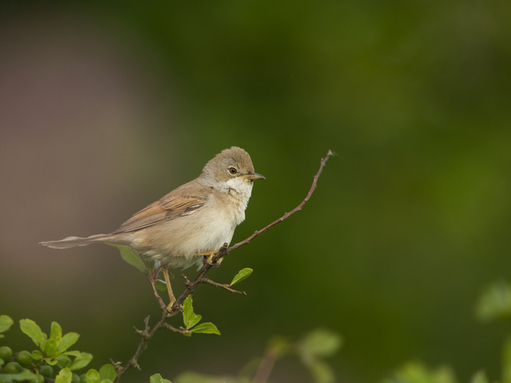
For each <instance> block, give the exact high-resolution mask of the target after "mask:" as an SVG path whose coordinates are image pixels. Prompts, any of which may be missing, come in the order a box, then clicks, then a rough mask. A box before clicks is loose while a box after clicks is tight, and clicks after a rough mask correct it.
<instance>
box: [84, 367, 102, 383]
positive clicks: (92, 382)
mask: <svg viewBox="0 0 511 383" xmlns="http://www.w3.org/2000/svg"><path fill="white" fill-rule="evenodd" d="M85 382H86V383H100V378H99V372H97V371H96V370H94V369H91V370H89V371H87V374H86V375H85Z"/></svg>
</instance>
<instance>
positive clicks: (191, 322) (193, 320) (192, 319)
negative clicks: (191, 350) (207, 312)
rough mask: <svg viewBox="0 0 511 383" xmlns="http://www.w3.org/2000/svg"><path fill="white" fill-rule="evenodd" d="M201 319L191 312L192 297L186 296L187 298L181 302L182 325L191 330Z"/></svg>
mask: <svg viewBox="0 0 511 383" xmlns="http://www.w3.org/2000/svg"><path fill="white" fill-rule="evenodd" d="M201 319H202V316H200V315H196V314H195V313H194V312H193V305H192V296H191V295H188V297H187V298H186V299H185V301H184V302H183V323H184V324H185V327H186V328H187V329H191V328H192V327H193V326H195V325H196V324H197V323H199V322H200V320H201Z"/></svg>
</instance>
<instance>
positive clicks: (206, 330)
mask: <svg viewBox="0 0 511 383" xmlns="http://www.w3.org/2000/svg"><path fill="white" fill-rule="evenodd" d="M191 331H192V332H193V333H196V334H216V335H221V334H220V331H218V328H217V327H216V326H215V325H214V324H213V323H211V322H205V323H201V324H199V325H197V326H195V327H194V328H193V329H192V330H191Z"/></svg>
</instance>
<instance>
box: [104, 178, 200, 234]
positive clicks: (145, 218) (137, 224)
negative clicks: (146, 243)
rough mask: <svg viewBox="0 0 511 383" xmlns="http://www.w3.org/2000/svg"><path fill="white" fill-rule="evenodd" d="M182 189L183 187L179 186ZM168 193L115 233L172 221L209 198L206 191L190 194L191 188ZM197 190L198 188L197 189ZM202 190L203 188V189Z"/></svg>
mask: <svg viewBox="0 0 511 383" xmlns="http://www.w3.org/2000/svg"><path fill="white" fill-rule="evenodd" d="M179 189H181V188H179ZM179 189H176V190H174V191H173V192H171V193H169V194H167V195H166V196H165V197H163V198H162V199H160V200H158V201H156V202H153V203H152V204H150V205H149V206H147V207H145V208H144V209H142V210H140V211H139V212H138V213H136V214H135V215H133V217H131V218H130V219H129V220H127V221H126V222H124V223H123V224H122V225H121V227H119V229H117V230H116V231H115V232H114V233H113V234H119V233H126V232H133V231H138V230H141V229H145V228H146V227H150V226H154V225H156V224H158V223H160V222H164V221H170V220H173V219H177V218H179V217H185V216H187V215H190V214H192V213H194V212H196V211H198V210H199V209H200V208H202V207H203V206H204V204H205V203H206V200H207V194H205V193H200V192H199V193H193V194H188V193H186V192H190V191H191V190H186V188H184V190H182V191H181V190H179ZM195 191H197V190H195ZM201 191H202V190H201Z"/></svg>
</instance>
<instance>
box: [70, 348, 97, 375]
mask: <svg viewBox="0 0 511 383" xmlns="http://www.w3.org/2000/svg"><path fill="white" fill-rule="evenodd" d="M92 358H93V356H92V354H89V353H87V352H81V353H80V355H78V356H77V357H76V358H75V360H73V362H72V363H71V366H69V369H70V370H71V371H76V370H79V369H81V368H84V367H86V366H87V365H88V364H89V363H90V361H91V360H92Z"/></svg>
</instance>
